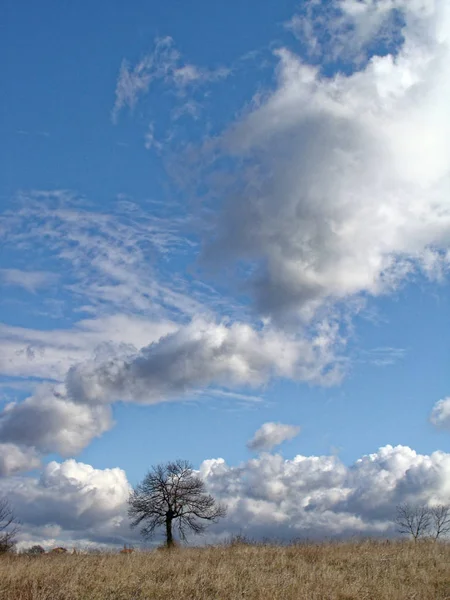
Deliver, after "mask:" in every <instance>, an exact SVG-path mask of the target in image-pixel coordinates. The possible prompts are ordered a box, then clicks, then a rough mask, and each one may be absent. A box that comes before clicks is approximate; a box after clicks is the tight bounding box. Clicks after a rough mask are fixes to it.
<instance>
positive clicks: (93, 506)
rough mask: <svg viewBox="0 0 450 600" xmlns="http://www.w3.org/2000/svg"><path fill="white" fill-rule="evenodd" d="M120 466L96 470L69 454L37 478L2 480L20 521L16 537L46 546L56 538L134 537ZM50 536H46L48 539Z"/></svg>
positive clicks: (24, 543)
mask: <svg viewBox="0 0 450 600" xmlns="http://www.w3.org/2000/svg"><path fill="white" fill-rule="evenodd" d="M130 489H131V488H130V484H129V483H128V480H127V477H126V474H125V472H124V471H123V470H122V469H119V468H114V469H103V470H102V469H94V468H93V467H92V466H91V465H87V464H84V463H79V462H76V461H75V460H73V459H70V460H67V461H65V462H63V463H57V462H54V461H52V462H50V463H49V464H48V465H46V467H45V468H44V470H43V471H42V473H41V475H40V477H39V478H34V477H11V478H9V479H3V480H0V491H1V492H2V493H7V494H8V498H9V500H10V502H11V505H12V506H13V507H14V510H15V511H16V514H17V516H18V517H19V518H20V520H21V521H22V523H23V525H22V531H21V535H20V541H21V545H22V546H29V545H31V544H32V543H33V540H37V542H36V543H41V540H44V543H45V540H47V544H46V545H47V546H50V547H51V546H54V545H57V544H58V543H63V544H66V543H69V542H70V543H72V544H77V543H81V544H82V543H83V542H85V541H90V542H94V543H102V542H103V543H108V544H114V543H117V544H123V543H124V541H128V540H127V538H132V537H133V535H132V532H131V531H130V529H129V524H128V519H127V516H126V509H127V506H126V502H127V499H128V496H129V492H130ZM49 538H50V539H49Z"/></svg>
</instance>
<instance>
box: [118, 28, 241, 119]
mask: <svg viewBox="0 0 450 600" xmlns="http://www.w3.org/2000/svg"><path fill="white" fill-rule="evenodd" d="M229 73H230V71H229V69H227V68H225V67H219V68H218V69H215V70H209V69H205V68H201V67H198V66H196V65H193V64H189V63H184V62H183V60H182V57H181V54H180V52H179V51H178V50H177V49H176V48H175V44H174V41H173V39H172V38H171V37H165V38H159V39H156V40H155V49H154V51H153V52H152V53H151V54H147V55H146V56H144V58H142V59H141V60H140V61H139V62H138V63H137V64H136V65H135V66H134V67H131V66H130V65H129V63H128V62H127V61H123V62H122V65H121V68H120V72H119V77H118V80H117V85H116V101H115V104H114V108H113V111H112V118H113V121H114V122H116V121H117V118H118V115H119V113H120V111H121V110H122V109H123V108H125V107H129V108H130V109H131V110H132V109H133V108H134V107H135V105H136V103H137V101H138V99H139V97H140V96H143V95H145V94H146V93H147V92H148V90H149V87H150V85H151V84H152V83H153V82H155V81H158V80H160V81H162V82H163V83H165V84H166V85H170V86H173V87H174V88H175V89H177V90H178V91H179V92H180V93H181V95H184V94H185V90H186V88H187V87H189V86H193V85H197V86H198V85H201V84H205V83H208V82H211V81H217V80H220V79H224V78H226V77H227V76H228V75H229Z"/></svg>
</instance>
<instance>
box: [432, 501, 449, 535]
mask: <svg viewBox="0 0 450 600" xmlns="http://www.w3.org/2000/svg"><path fill="white" fill-rule="evenodd" d="M430 514H431V523H432V528H433V537H434V539H435V540H437V539H439V538H440V537H442V536H444V535H447V534H448V533H449V532H450V506H449V505H448V504H438V505H437V506H433V507H431V508H430Z"/></svg>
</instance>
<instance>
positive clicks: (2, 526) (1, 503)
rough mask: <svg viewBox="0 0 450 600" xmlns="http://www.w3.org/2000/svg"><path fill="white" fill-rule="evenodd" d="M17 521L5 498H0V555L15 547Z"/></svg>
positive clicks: (17, 530) (17, 529) (17, 528)
mask: <svg viewBox="0 0 450 600" xmlns="http://www.w3.org/2000/svg"><path fill="white" fill-rule="evenodd" d="M18 532H19V521H18V519H17V517H16V515H15V514H14V511H13V509H12V508H11V505H10V503H9V502H8V499H7V498H6V497H0V554H2V553H4V552H10V551H11V550H13V548H14V546H15V545H16V535H17V533H18Z"/></svg>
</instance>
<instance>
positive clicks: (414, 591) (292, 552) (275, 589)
mask: <svg viewBox="0 0 450 600" xmlns="http://www.w3.org/2000/svg"><path fill="white" fill-rule="evenodd" d="M0 598H1V600H106V599H108V600H144V599H150V598H151V599H155V600H185V599H186V600H188V599H189V600H206V599H208V600H209V599H211V600H212V599H214V600H237V599H241V598H242V599H245V600H257V599H258V600H294V599H295V600H302V599H305V600H315V599H317V600H318V599H322V598H324V599H325V598H326V599H330V600H364V599H367V600H400V599H402V600H406V599H408V600H411V599H417V600H431V599H433V600H444V599H449V598H450V545H448V544H441V543H439V544H433V543H432V542H421V543H418V544H417V545H414V544H412V543H409V542H398V543H391V544H386V543H381V542H374V541H367V542H354V543H352V542H346V543H339V544H338V543H334V544H332V543H327V544H320V545H314V544H301V545H292V546H287V547H286V546H271V545H246V544H235V545H230V546H223V547H209V548H188V549H176V550H173V551H171V552H167V551H153V552H148V553H143V552H142V553H139V552H135V553H134V554H130V555H120V554H86V555H75V556H74V555H66V556H64V555H63V556H61V555H60V556H39V557H27V556H23V555H11V556H6V555H5V556H1V557H0Z"/></svg>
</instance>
